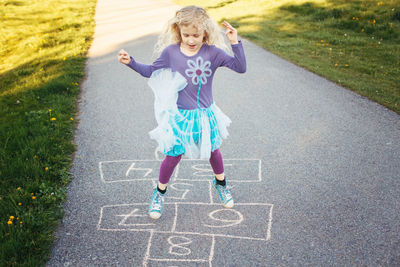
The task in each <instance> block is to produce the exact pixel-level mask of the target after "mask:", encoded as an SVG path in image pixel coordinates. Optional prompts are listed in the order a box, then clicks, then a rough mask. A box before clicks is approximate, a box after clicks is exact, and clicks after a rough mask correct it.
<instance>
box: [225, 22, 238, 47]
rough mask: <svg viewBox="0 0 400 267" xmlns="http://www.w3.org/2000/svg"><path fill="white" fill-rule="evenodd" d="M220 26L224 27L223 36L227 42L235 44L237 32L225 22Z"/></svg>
mask: <svg viewBox="0 0 400 267" xmlns="http://www.w3.org/2000/svg"><path fill="white" fill-rule="evenodd" d="M222 25H223V26H224V27H225V29H226V31H225V35H226V37H228V39H229V42H231V44H237V43H238V42H239V41H238V36H237V31H236V29H235V28H233V27H232V25H231V24H229V23H228V22H227V21H224V22H223V23H222Z"/></svg>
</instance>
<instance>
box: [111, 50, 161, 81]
mask: <svg viewBox="0 0 400 267" xmlns="http://www.w3.org/2000/svg"><path fill="white" fill-rule="evenodd" d="M118 60H119V62H121V63H124V64H125V65H127V66H128V67H130V68H131V69H133V70H135V71H136V72H138V73H139V74H141V75H142V76H144V77H147V78H149V77H150V76H151V74H152V73H153V71H155V70H158V69H161V68H167V67H168V56H167V53H166V50H164V51H163V52H162V53H161V56H160V57H159V58H158V59H157V60H156V61H154V62H153V64H151V65H146V64H142V63H139V62H136V61H135V60H134V59H133V57H131V56H129V54H128V53H127V52H126V51H125V50H123V49H121V51H119V53H118Z"/></svg>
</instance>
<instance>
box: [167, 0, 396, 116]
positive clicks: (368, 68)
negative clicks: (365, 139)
mask: <svg viewBox="0 0 400 267" xmlns="http://www.w3.org/2000/svg"><path fill="white" fill-rule="evenodd" d="M174 2H175V3H177V4H179V5H183V6H184V5H191V4H195V5H200V6H203V7H205V8H206V9H207V11H208V13H209V14H210V15H211V16H212V17H213V18H214V19H215V20H217V21H219V22H221V21H222V20H224V19H226V20H227V21H229V22H231V23H232V24H233V25H234V26H235V27H237V29H238V32H239V34H240V35H241V36H243V37H245V38H247V39H249V40H251V41H254V42H255V43H257V44H258V45H260V46H262V47H264V48H266V49H267V50H269V51H271V52H273V53H275V54H277V55H279V56H280V57H282V58H285V59H287V60H289V61H291V62H293V63H295V64H297V65H299V66H302V67H305V68H307V69H309V70H310V71H312V72H314V73H317V74H319V75H321V76H324V77H326V78H327V79H330V80H332V81H334V82H336V83H337V84H340V85H342V86H344V87H347V88H349V89H351V90H353V91H355V92H357V93H358V94H360V95H363V96H366V97H368V98H369V99H372V100H374V101H376V102H378V103H380V104H382V105H384V106H386V107H388V108H389V109H392V110H393V111H395V112H397V113H398V114H400V1H399V0H387V1H375V0H369V1H361V0H225V1H211V0H201V1H191V0H175V1H174Z"/></svg>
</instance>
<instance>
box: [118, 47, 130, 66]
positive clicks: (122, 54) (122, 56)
mask: <svg viewBox="0 0 400 267" xmlns="http://www.w3.org/2000/svg"><path fill="white" fill-rule="evenodd" d="M118 61H119V62H121V63H124V64H129V63H131V58H130V56H129V54H128V52H126V51H125V50H124V49H121V50H120V51H119V52H118Z"/></svg>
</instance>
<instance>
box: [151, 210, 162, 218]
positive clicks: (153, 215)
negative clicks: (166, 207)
mask: <svg viewBox="0 0 400 267" xmlns="http://www.w3.org/2000/svg"><path fill="white" fill-rule="evenodd" d="M149 215H150V218H152V219H153V220H157V219H159V218H160V217H161V213H159V212H156V211H152V212H149Z"/></svg>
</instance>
